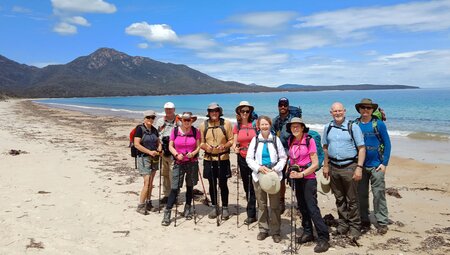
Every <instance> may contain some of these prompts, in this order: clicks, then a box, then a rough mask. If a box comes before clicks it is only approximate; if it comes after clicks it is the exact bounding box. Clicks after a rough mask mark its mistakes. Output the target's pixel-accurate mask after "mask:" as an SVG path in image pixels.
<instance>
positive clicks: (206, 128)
mask: <svg viewBox="0 0 450 255" xmlns="http://www.w3.org/2000/svg"><path fill="white" fill-rule="evenodd" d="M203 124H204V126H205V129H204V130H203V140H204V141H205V143H206V133H207V132H208V129H209V127H208V119H206V120H205V121H204V122H203Z"/></svg>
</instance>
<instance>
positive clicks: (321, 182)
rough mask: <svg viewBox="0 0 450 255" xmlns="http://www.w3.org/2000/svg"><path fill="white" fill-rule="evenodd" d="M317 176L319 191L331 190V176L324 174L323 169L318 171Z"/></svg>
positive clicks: (324, 192) (326, 191)
mask: <svg viewBox="0 0 450 255" xmlns="http://www.w3.org/2000/svg"><path fill="white" fill-rule="evenodd" d="M316 178H317V192H320V193H322V194H324V195H325V194H327V193H329V192H330V190H331V185H330V180H331V177H328V179H326V178H325V176H323V172H322V171H318V172H316Z"/></svg>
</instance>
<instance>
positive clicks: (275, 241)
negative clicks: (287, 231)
mask: <svg viewBox="0 0 450 255" xmlns="http://www.w3.org/2000/svg"><path fill="white" fill-rule="evenodd" d="M272 239H273V242H274V243H279V242H281V236H280V235H278V234H275V235H273V236H272Z"/></svg>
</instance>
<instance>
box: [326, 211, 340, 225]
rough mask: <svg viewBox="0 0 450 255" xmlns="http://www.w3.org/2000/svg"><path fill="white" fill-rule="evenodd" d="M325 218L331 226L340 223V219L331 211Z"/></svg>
mask: <svg viewBox="0 0 450 255" xmlns="http://www.w3.org/2000/svg"><path fill="white" fill-rule="evenodd" d="M323 220H324V221H325V224H326V225H327V226H329V227H337V226H338V225H339V223H338V221H337V220H336V219H335V218H334V216H333V215H332V214H331V213H329V214H327V215H325V216H323Z"/></svg>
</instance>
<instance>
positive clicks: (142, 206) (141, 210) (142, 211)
mask: <svg viewBox="0 0 450 255" xmlns="http://www.w3.org/2000/svg"><path fill="white" fill-rule="evenodd" d="M136 212H138V213H140V214H143V215H147V214H148V212H147V210H146V209H145V204H139V205H138V207H137V209H136Z"/></svg>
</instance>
